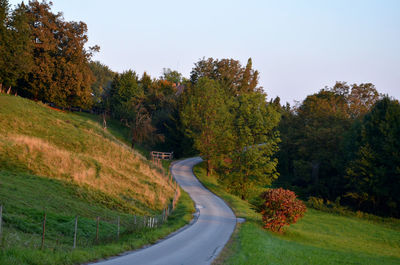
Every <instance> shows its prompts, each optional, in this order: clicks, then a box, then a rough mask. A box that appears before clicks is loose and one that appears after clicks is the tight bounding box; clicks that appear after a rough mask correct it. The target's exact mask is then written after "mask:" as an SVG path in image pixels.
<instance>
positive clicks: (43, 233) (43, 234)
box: [41, 212, 46, 249]
mask: <svg viewBox="0 0 400 265" xmlns="http://www.w3.org/2000/svg"><path fill="white" fill-rule="evenodd" d="M45 234H46V212H45V213H44V217H43V230H42V247H41V248H42V249H43V248H44V236H45Z"/></svg>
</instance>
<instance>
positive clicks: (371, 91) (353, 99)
mask: <svg viewBox="0 0 400 265" xmlns="http://www.w3.org/2000/svg"><path fill="white" fill-rule="evenodd" d="M378 100H379V93H378V91H377V90H376V88H375V86H374V85H373V84H371V83H365V84H360V85H357V84H353V85H352V86H351V93H350V94H349V96H348V101H349V112H350V116H351V117H352V118H358V117H362V116H363V115H365V114H366V113H367V112H369V111H370V110H371V108H372V106H373V105H374V104H375V103H376V102H377V101H378Z"/></svg>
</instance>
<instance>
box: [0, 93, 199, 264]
mask: <svg viewBox="0 0 400 265" xmlns="http://www.w3.org/2000/svg"><path fill="white" fill-rule="evenodd" d="M0 124H1V126H0V204H2V205H3V206H4V216H3V218H4V221H5V222H4V231H3V232H4V233H3V238H2V241H1V242H0V243H1V245H2V249H1V251H0V264H76V263H80V262H85V261H89V260H93V259H98V258H102V257H105V256H110V255H115V254H118V253H120V252H122V251H126V250H130V249H134V248H138V247H140V246H142V245H145V244H149V243H152V242H154V241H156V240H157V239H159V238H161V237H164V236H166V235H168V234H169V233H171V232H172V231H174V230H176V229H178V228H179V227H181V226H183V225H184V224H186V223H188V222H189V221H190V219H191V217H192V215H191V213H192V212H193V211H194V207H193V203H192V202H191V200H190V198H189V196H188V195H187V194H185V193H182V196H181V199H180V202H179V204H178V206H177V209H176V211H175V212H174V214H173V215H172V216H170V218H169V221H168V223H167V224H166V225H164V226H163V227H162V228H159V229H156V230H142V231H136V232H135V233H133V234H132V233H127V231H125V229H124V227H129V222H132V214H138V215H144V214H146V215H152V214H155V213H157V212H159V211H160V209H162V207H164V206H165V203H166V202H168V201H169V199H170V198H171V197H172V196H173V188H172V185H171V183H169V181H168V180H167V179H166V178H164V177H162V175H161V174H160V172H159V170H156V169H154V168H152V167H151V165H150V164H149V163H148V162H147V161H145V160H144V159H143V157H142V156H141V155H139V154H136V153H132V152H131V151H130V150H129V149H127V148H125V147H124V146H123V144H121V142H120V141H119V140H125V139H126V136H127V132H126V131H124V130H123V129H121V128H119V127H118V125H117V124H113V123H112V122H111V123H110V124H109V126H110V127H109V129H108V131H103V130H102V129H101V128H100V126H99V123H98V122H97V118H96V117H95V116H93V115H88V114H79V115H77V114H70V113H69V114H68V113H61V112H58V111H55V110H51V109H49V108H47V107H45V106H43V105H41V104H39V103H35V102H32V101H28V100H25V99H21V98H17V97H11V96H5V95H0ZM110 132H111V133H110ZM117 138H118V139H119V140H117ZM82 172H83V173H82ZM44 211H46V213H47V232H46V244H45V249H44V250H43V251H41V250H39V249H38V248H39V246H40V242H41V241H40V240H41V221H42V218H43V212H44ZM75 215H79V216H80V217H79V222H78V224H79V225H78V226H79V230H78V246H79V248H78V249H76V250H74V251H72V249H71V246H72V239H73V226H74V216H75ZM97 216H101V218H102V220H104V221H107V222H101V223H100V239H102V240H101V242H100V244H96V245H93V239H94V237H95V231H96V229H95V227H96V221H95V218H96V217H97ZM117 216H120V218H121V225H122V228H121V233H122V236H121V238H120V240H119V241H118V242H116V241H113V242H110V240H109V239H110V238H109V237H110V234H111V235H115V234H116V225H115V223H116V218H117Z"/></svg>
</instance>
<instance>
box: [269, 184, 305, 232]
mask: <svg viewBox="0 0 400 265" xmlns="http://www.w3.org/2000/svg"><path fill="white" fill-rule="evenodd" d="M261 197H262V199H263V200H264V204H263V206H262V211H261V214H262V219H263V222H264V228H266V229H269V230H271V231H274V232H282V228H283V227H284V226H285V225H290V224H294V223H296V222H297V220H298V219H299V218H301V217H303V215H304V213H305V212H306V206H305V205H304V203H303V202H302V201H300V200H298V199H297V198H296V194H295V193H294V192H293V191H290V190H285V189H282V188H279V189H269V190H267V191H266V192H264V193H263V194H262V196H261Z"/></svg>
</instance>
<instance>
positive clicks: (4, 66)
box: [0, 0, 33, 87]
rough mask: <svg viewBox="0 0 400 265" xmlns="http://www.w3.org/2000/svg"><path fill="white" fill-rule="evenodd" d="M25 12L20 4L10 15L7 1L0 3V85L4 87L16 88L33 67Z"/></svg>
mask: <svg viewBox="0 0 400 265" xmlns="http://www.w3.org/2000/svg"><path fill="white" fill-rule="evenodd" d="M27 10H28V9H27V7H26V6H25V5H24V3H22V4H20V5H18V6H17V7H16V9H14V10H13V11H12V12H11V14H10V11H9V7H8V1H4V0H2V1H1V2H0V13H1V14H0V20H1V21H2V23H1V25H0V83H2V84H3V85H5V86H12V87H15V86H17V84H18V81H19V80H20V79H21V78H23V77H24V76H25V75H27V74H28V73H29V72H30V71H31V69H32V67H33V54H32V48H33V44H32V40H31V31H30V27H29V25H28V16H27V15H26V14H27Z"/></svg>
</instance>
